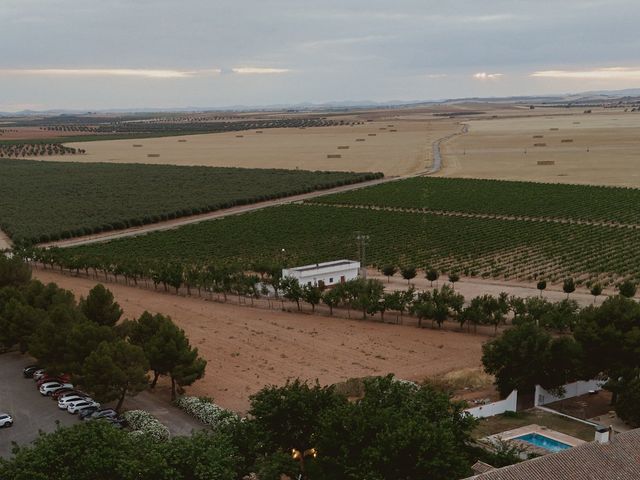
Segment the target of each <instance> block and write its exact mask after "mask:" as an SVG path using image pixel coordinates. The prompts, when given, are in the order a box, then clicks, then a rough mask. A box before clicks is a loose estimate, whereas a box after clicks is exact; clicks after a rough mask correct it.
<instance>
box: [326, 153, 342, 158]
mask: <svg viewBox="0 0 640 480" xmlns="http://www.w3.org/2000/svg"><path fill="white" fill-rule="evenodd" d="M327 158H342V155H336V154H335V153H330V154H329V155H327Z"/></svg>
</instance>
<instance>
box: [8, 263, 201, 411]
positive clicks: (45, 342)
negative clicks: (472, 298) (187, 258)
mask: <svg viewBox="0 0 640 480" xmlns="http://www.w3.org/2000/svg"><path fill="white" fill-rule="evenodd" d="M121 316H122V310H121V308H120V306H119V305H118V304H117V303H116V302H115V301H114V298H113V295H112V293H111V292H110V291H109V290H107V289H106V288H104V286H102V285H96V286H95V287H94V288H93V289H92V290H91V291H90V293H89V295H88V296H87V297H86V298H82V299H80V301H79V302H76V300H75V298H74V296H73V294H72V293H71V292H69V291H66V290H63V289H60V288H59V287H57V286H56V285H55V284H49V285H44V284H42V283H41V282H39V281H36V280H30V271H29V268H28V266H26V265H24V264H23V263H22V262H21V261H20V260H19V259H17V258H14V259H7V258H6V257H4V256H0V345H1V346H2V348H3V349H4V350H9V349H12V348H18V349H19V350H20V351H21V352H23V353H26V352H28V353H29V354H31V355H32V356H33V357H35V358H36V360H37V362H38V364H39V365H41V366H42V367H43V368H45V369H46V370H47V371H49V372H51V373H54V374H60V373H67V374H70V375H71V376H72V381H73V382H74V383H76V384H78V385H80V386H81V387H82V388H84V389H85V390H87V391H88V393H91V394H92V395H94V396H95V398H96V400H99V401H101V402H109V401H112V400H117V401H118V403H117V409H120V408H121V407H122V403H123V402H124V399H125V396H126V395H134V394H136V393H138V392H140V391H142V390H144V389H146V388H147V387H148V386H149V379H148V376H147V375H148V372H149V371H150V370H151V371H152V372H153V381H152V383H151V387H154V386H155V384H156V382H157V380H158V377H159V376H161V375H167V376H168V377H169V378H170V380H171V385H172V397H173V398H175V396H176V393H177V390H178V388H181V387H182V386H185V385H190V384H192V383H193V382H194V381H195V380H197V379H199V378H201V377H202V376H203V375H204V370H205V366H206V362H205V361H204V360H203V359H201V358H200V357H199V356H198V350H197V349H196V348H192V347H191V346H190V344H189V341H188V339H187V337H186V335H185V333H184V331H182V330H181V329H179V328H178V327H177V326H176V325H175V324H174V323H173V322H172V321H171V319H170V318H169V317H165V316H163V315H155V316H154V315H151V314H149V313H147V312H145V313H143V314H142V316H141V317H140V318H138V319H136V320H127V321H124V322H119V320H120V317H121Z"/></svg>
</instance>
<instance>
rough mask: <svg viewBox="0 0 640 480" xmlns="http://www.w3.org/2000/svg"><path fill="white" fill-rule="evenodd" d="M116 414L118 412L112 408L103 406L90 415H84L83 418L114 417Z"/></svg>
mask: <svg viewBox="0 0 640 480" xmlns="http://www.w3.org/2000/svg"><path fill="white" fill-rule="evenodd" d="M117 416H118V412H116V411H115V410H113V409H112V408H103V409H100V410H96V411H95V412H94V413H92V414H91V415H89V416H87V417H84V419H83V420H99V419H101V418H116V417H117Z"/></svg>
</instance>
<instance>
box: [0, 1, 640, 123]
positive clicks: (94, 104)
mask: <svg viewBox="0 0 640 480" xmlns="http://www.w3.org/2000/svg"><path fill="white" fill-rule="evenodd" d="M638 19H640V1H638V0H556V1H549V0H446V1H445V0H385V1H381V0H251V1H249V0H245V1H243V0H0V25H1V28H0V45H2V54H1V55H0V110H4V111H7V110H20V109H23V108H32V109H48V108H79V109H98V108H118V107H121V108H136V107H137V108H140V107H171V108H173V107H176V108H179V107H185V106H195V107H218V106H229V105H239V104H244V105H268V104H282V103H287V104H292V103H298V102H326V101H341V100H375V101H388V100H422V99H424V100H427V99H441V98H451V97H469V96H507V95H523V94H542V93H564V92H578V91H586V90H595V89H598V90H599V89H620V88H633V87H640V55H639V53H640V35H638Z"/></svg>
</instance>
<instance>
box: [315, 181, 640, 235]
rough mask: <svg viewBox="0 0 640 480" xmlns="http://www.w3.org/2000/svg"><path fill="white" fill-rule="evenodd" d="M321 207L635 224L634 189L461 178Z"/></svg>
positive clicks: (346, 197) (335, 199) (363, 192)
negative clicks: (461, 213) (344, 205)
mask: <svg viewBox="0 0 640 480" xmlns="http://www.w3.org/2000/svg"><path fill="white" fill-rule="evenodd" d="M315 201H317V202H322V203H323V204H348V205H366V206H375V207H393V208H406V209H425V210H433V211H442V212H464V213H472V214H488V215H507V216H520V217H538V218H541V217H542V218H555V219H568V220H580V221H597V222H619V223H627V224H640V189H632V188H615V187H595V186H587V185H563V184H551V183H550V184H543V183H533V182H512V181H500V180H475V179H461V178H435V177H420V178H410V179H406V180H401V181H397V182H391V183H386V184H383V185H377V186H373V187H368V188H363V189H360V190H356V191H352V192H345V193H339V194H335V195H328V196H325V197H322V198H320V199H317V200H315Z"/></svg>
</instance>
